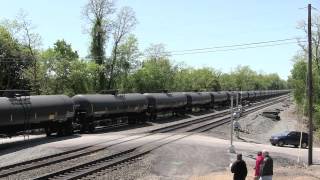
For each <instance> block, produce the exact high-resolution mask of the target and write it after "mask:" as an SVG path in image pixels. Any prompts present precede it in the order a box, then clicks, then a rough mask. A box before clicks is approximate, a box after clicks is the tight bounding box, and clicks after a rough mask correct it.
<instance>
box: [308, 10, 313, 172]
mask: <svg viewBox="0 0 320 180" xmlns="http://www.w3.org/2000/svg"><path fill="white" fill-rule="evenodd" d="M311 33H312V32H311V4H308V94H307V95H308V102H309V107H308V116H309V138H308V146H309V149H308V165H309V166H310V165H312V145H313V122H312V111H313V105H312V99H313V98H312V89H313V88H312V39H311Z"/></svg>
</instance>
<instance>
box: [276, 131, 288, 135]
mask: <svg viewBox="0 0 320 180" xmlns="http://www.w3.org/2000/svg"><path fill="white" fill-rule="evenodd" d="M289 133H290V131H284V132H281V133H277V134H274V135H273V136H287V135H288V134H289Z"/></svg>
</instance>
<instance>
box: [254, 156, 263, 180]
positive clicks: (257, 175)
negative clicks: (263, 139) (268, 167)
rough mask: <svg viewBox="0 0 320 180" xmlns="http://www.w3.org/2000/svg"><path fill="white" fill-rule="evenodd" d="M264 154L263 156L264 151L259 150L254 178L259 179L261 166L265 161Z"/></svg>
mask: <svg viewBox="0 0 320 180" xmlns="http://www.w3.org/2000/svg"><path fill="white" fill-rule="evenodd" d="M263 159H264V158H263V156H262V152H261V151H259V152H258V154H257V157H256V166H255V167H254V169H255V172H254V179H255V180H258V179H259V177H260V166H261V164H262V163H263Z"/></svg>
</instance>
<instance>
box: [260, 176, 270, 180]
mask: <svg viewBox="0 0 320 180" xmlns="http://www.w3.org/2000/svg"><path fill="white" fill-rule="evenodd" d="M259 180H272V176H260V179H259Z"/></svg>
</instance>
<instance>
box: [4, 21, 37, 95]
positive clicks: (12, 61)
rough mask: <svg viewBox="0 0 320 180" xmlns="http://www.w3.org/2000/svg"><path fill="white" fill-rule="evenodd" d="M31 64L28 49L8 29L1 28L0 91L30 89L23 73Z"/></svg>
mask: <svg viewBox="0 0 320 180" xmlns="http://www.w3.org/2000/svg"><path fill="white" fill-rule="evenodd" d="M31 62H32V58H31V57H30V56H29V54H28V53H27V49H26V47H25V46H23V45H22V44H21V43H19V41H18V40H17V39H16V38H15V37H14V36H13V35H12V34H11V33H10V31H9V30H8V29H7V28H6V27H4V26H0V67H1V68H0V89H29V82H28V80H27V79H25V78H24V77H23V71H24V70H25V69H27V68H28V67H29V66H30V65H31Z"/></svg>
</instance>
